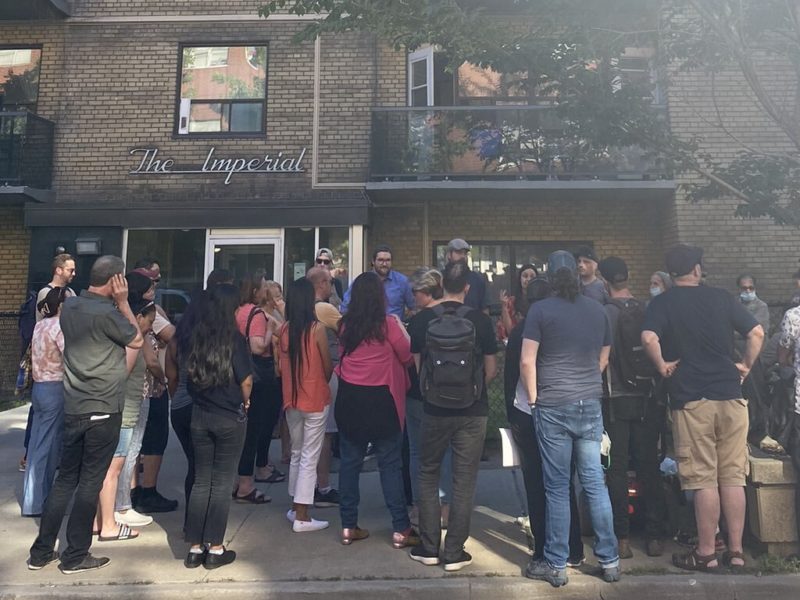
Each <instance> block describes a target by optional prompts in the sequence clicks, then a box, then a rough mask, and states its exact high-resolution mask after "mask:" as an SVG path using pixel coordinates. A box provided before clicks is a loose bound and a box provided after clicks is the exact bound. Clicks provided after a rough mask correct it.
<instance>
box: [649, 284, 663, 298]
mask: <svg viewBox="0 0 800 600" xmlns="http://www.w3.org/2000/svg"><path fill="white" fill-rule="evenodd" d="M663 291H664V290H662V289H661V288H660V287H658V286H657V285H654V286H653V287H651V288H650V297H651V298H655V297H656V296H658V295H659V294H660V293H661V292H663Z"/></svg>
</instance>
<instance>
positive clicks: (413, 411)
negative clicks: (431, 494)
mask: <svg viewBox="0 0 800 600" xmlns="http://www.w3.org/2000/svg"><path fill="white" fill-rule="evenodd" d="M422 412H423V407H422V400H420V399H419V398H406V431H407V432H408V470H409V472H410V473H409V474H410V475H411V495H412V496H413V497H414V504H417V505H418V504H419V464H420V463H419V457H420V442H419V440H420V431H421V430H422ZM452 495H453V449H452V448H451V447H450V446H448V447H447V450H446V451H445V453H444V458H443V459H442V467H441V473H440V475H439V502H440V503H442V504H450V497H451V496H452Z"/></svg>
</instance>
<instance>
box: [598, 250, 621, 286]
mask: <svg viewBox="0 0 800 600" xmlns="http://www.w3.org/2000/svg"><path fill="white" fill-rule="evenodd" d="M597 268H598V269H600V274H601V275H602V276H603V279H605V280H606V281H608V282H609V283H622V282H623V281H628V265H626V264H625V261H624V260H622V259H621V258H620V257H619V256H608V257H606V258H604V259H603V260H601V261H600V264H599V265H598V266H597Z"/></svg>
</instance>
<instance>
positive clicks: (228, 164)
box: [129, 147, 306, 185]
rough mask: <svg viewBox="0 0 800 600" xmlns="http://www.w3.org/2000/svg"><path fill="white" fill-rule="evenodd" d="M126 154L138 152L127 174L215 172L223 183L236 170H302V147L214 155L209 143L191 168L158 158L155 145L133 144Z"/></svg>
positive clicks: (272, 171)
mask: <svg viewBox="0 0 800 600" xmlns="http://www.w3.org/2000/svg"><path fill="white" fill-rule="evenodd" d="M130 154H131V155H132V156H137V155H141V161H140V162H139V164H138V165H137V167H136V168H135V169H133V170H132V171H130V172H129V173H130V175H198V174H200V175H206V174H219V175H225V185H228V184H229V183H230V182H231V178H232V177H233V176H234V174H237V173H304V172H305V169H304V168H303V158H305V155H306V149H305V148H303V149H302V150H301V151H300V154H298V155H296V156H293V155H291V154H287V153H285V152H282V151H281V152H278V153H277V154H274V155H273V154H265V155H264V156H263V157H261V156H258V157H254V158H241V157H237V158H217V156H216V148H214V147H211V148H210V149H209V150H208V154H207V155H206V159H205V161H204V162H203V165H202V166H201V167H199V168H194V169H193V168H185V167H181V166H177V165H175V161H174V160H173V159H171V158H162V157H161V154H160V152H159V150H158V148H134V149H133V150H131V152H130Z"/></svg>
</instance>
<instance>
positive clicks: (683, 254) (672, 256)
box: [664, 244, 703, 277]
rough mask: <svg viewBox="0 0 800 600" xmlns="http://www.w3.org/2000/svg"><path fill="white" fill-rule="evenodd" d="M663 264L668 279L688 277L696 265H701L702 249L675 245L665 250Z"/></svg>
mask: <svg viewBox="0 0 800 600" xmlns="http://www.w3.org/2000/svg"><path fill="white" fill-rule="evenodd" d="M664 263H665V264H666V266H667V272H668V273H669V275H670V277H682V276H683V275H688V274H689V273H691V272H692V269H694V268H695V266H696V265H702V264H703V249H702V248H700V247H699V246H689V245H687V244H677V245H675V246H673V247H672V248H670V249H669V250H667V253H666V254H665V255H664Z"/></svg>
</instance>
